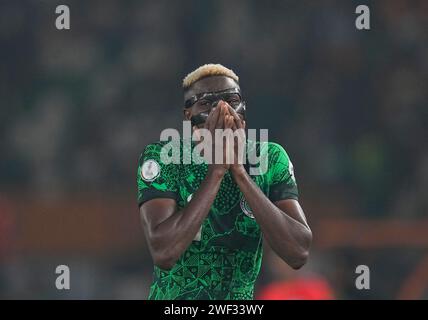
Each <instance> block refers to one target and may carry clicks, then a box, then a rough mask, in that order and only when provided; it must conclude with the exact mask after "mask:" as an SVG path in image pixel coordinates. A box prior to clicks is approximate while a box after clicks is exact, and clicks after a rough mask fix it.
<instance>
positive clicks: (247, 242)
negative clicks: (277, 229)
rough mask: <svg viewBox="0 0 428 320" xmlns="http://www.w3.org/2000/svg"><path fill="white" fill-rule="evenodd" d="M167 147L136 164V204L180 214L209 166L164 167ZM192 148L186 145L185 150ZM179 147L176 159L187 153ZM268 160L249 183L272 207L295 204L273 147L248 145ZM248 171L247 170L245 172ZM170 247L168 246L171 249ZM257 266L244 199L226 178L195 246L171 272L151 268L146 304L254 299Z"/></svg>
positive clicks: (256, 236) (286, 167) (288, 168)
mask: <svg viewBox="0 0 428 320" xmlns="http://www.w3.org/2000/svg"><path fill="white" fill-rule="evenodd" d="M166 143H167V142H157V143H153V144H150V145H148V146H147V147H146V148H145V149H144V152H143V153H142V154H141V156H140V159H139V164H138V173H137V187H138V204H139V205H140V206H141V205H142V204H143V203H144V202H146V201H149V200H151V199H154V198H171V199H175V201H176V202H177V205H178V207H179V208H183V207H184V206H185V205H186V204H187V203H188V202H189V201H190V200H191V198H192V194H193V193H194V192H195V191H196V190H197V189H198V188H199V185H200V184H201V182H202V181H203V180H204V178H205V176H206V174H207V170H208V165H207V164H205V163H202V164H196V163H195V162H191V163H190V164H182V163H181V164H173V163H170V164H164V163H162V161H161V149H162V146H164V145H165V144H166ZM193 147H194V145H193V144H191V145H190V149H192V148H193ZM188 148H189V147H186V144H184V143H183V142H182V141H181V142H180V150H181V155H183V154H186V153H187V154H189V153H190V151H191V150H190V149H188ZM254 148H255V149H256V151H257V154H258V155H260V156H263V155H266V154H267V155H268V157H267V159H268V161H267V163H268V167H267V171H265V173H264V174H263V175H252V176H251V178H252V179H253V180H254V181H255V183H256V184H257V185H258V186H259V188H260V189H261V190H262V191H263V193H264V194H265V195H266V196H268V197H269V199H270V200H271V201H273V202H275V201H278V200H283V199H297V197H298V191H297V185H296V181H295V178H294V174H293V166H292V164H291V162H290V160H289V157H288V155H287V153H286V152H285V150H284V149H283V148H282V147H281V146H280V145H278V144H276V143H271V142H269V143H259V142H250V141H249V142H248V143H247V154H249V152H251V151H254ZM246 169H247V170H249V166H246ZM173 245H174V243H171V246H173ZM261 261H262V235H261V232H260V227H259V225H258V224H257V221H256V220H255V219H254V216H253V214H252V212H251V208H250V207H249V206H248V203H247V202H246V200H245V198H244V197H243V194H242V193H241V191H240V190H239V188H238V186H237V185H236V183H235V182H234V180H233V178H232V176H231V174H230V173H229V172H228V173H226V175H225V176H224V178H223V180H222V183H221V186H220V189H219V192H218V194H217V197H216V198H215V200H214V203H213V205H212V206H211V209H210V212H209V214H208V216H207V217H206V219H205V220H204V222H203V224H202V226H201V228H200V230H199V232H198V233H197V234H196V236H195V238H194V240H193V241H192V243H191V244H190V246H189V247H188V248H187V250H186V251H185V252H184V253H183V254H182V255H181V257H180V258H179V259H178V261H177V262H176V264H175V265H174V267H173V268H172V269H171V270H163V269H161V268H159V267H157V266H155V267H154V273H153V278H154V279H153V283H152V285H151V287H150V293H149V299H156V300H159V299H165V300H172V299H180V300H188V299H192V300H194V299H204V300H211V299H222V300H223V299H253V293H254V283H255V281H256V279H257V276H258V274H259V271H260V265H261Z"/></svg>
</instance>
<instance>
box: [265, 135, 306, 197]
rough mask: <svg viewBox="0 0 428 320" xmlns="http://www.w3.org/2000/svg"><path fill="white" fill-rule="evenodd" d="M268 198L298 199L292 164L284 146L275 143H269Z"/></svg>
mask: <svg viewBox="0 0 428 320" xmlns="http://www.w3.org/2000/svg"><path fill="white" fill-rule="evenodd" d="M268 155H269V159H268V163H269V169H268V181H269V199H270V200H271V201H273V202H274V201H279V200H285V199H294V200H298V198H299V192H298V189H297V183H296V178H295V176H294V169H293V164H292V163H291V161H290V158H289V157H288V154H287V152H286V151H285V150H284V148H283V147H282V146H281V145H279V144H277V143H269V153H268Z"/></svg>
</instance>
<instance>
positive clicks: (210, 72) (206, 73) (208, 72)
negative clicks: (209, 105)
mask: <svg viewBox="0 0 428 320" xmlns="http://www.w3.org/2000/svg"><path fill="white" fill-rule="evenodd" d="M210 76H225V77H229V78H232V79H233V80H235V81H236V82H237V83H239V77H238V76H237V75H236V74H235V72H233V71H232V70H231V69H228V68H226V67H225V66H223V65H221V64H212V63H210V64H205V65H203V66H200V67H199V68H197V69H196V70H194V71H192V72H190V73H189V74H188V75H187V76H186V77H185V78H184V79H183V89H184V90H187V89H189V88H190V86H191V85H192V84H194V83H195V82H196V81H199V80H201V79H202V78H205V77H210Z"/></svg>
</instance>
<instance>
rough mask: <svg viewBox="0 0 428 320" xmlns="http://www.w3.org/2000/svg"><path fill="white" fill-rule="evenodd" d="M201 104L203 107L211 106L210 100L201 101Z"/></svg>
mask: <svg viewBox="0 0 428 320" xmlns="http://www.w3.org/2000/svg"><path fill="white" fill-rule="evenodd" d="M199 104H200V105H201V106H207V105H209V104H210V102H209V101H208V100H201V101H200V102H199Z"/></svg>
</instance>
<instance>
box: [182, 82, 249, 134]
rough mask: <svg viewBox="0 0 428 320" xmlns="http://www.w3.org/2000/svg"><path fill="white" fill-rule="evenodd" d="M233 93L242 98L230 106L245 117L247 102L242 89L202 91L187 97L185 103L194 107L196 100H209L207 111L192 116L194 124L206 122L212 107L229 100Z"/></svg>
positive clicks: (186, 105) (187, 106) (191, 119)
mask: <svg viewBox="0 0 428 320" xmlns="http://www.w3.org/2000/svg"><path fill="white" fill-rule="evenodd" d="M232 94H237V95H239V98H240V100H239V102H236V103H229V104H230V106H231V107H232V108H233V109H235V111H236V112H237V113H238V114H241V115H243V117H244V119H245V111H246V104H245V101H244V100H242V95H241V91H240V90H239V88H232V89H226V90H222V91H217V92H205V93H200V94H197V95H194V96H193V97H190V98H189V99H187V100H186V101H185V103H184V106H185V108H190V107H192V106H193V105H194V104H195V103H196V102H198V101H200V100H206V101H208V102H209V105H208V109H207V110H206V111H203V112H201V113H198V114H196V115H194V116H192V117H191V118H190V121H191V122H192V126H198V125H200V124H202V123H204V122H205V121H206V120H207V118H208V115H209V114H210V112H211V111H212V109H213V108H214V107H216V106H217V104H218V103H219V101H220V100H223V101H226V102H227V101H228V98H229V97H230V95H232Z"/></svg>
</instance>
